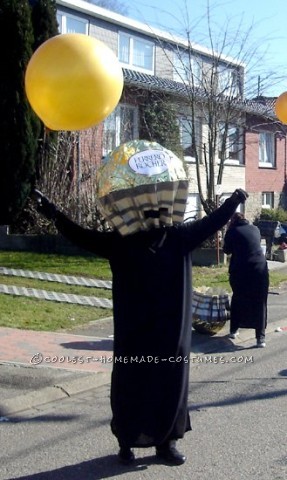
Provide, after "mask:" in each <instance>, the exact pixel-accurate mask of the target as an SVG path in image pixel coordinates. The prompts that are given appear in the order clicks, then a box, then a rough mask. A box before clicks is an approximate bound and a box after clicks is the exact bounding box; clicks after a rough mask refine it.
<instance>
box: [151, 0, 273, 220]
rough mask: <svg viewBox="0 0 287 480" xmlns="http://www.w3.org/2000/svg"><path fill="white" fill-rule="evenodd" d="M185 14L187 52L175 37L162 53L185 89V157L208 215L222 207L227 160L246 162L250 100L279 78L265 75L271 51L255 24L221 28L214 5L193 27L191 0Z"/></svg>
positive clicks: (182, 110) (181, 108)
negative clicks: (220, 195)
mask: <svg viewBox="0 0 287 480" xmlns="http://www.w3.org/2000/svg"><path fill="white" fill-rule="evenodd" d="M182 11H183V23H182V25H181V26H182V27H183V33H182V32H181V38H183V39H184V43H185V47H184V48H183V47H182V46H181V45H180V44H179V43H177V42H176V37H174V41H171V42H170V44H169V45H167V44H166V43H162V51H163V52H164V53H165V55H166V60H168V62H169V65H170V67H171V70H172V72H173V74H174V75H175V76H176V78H177V80H178V82H179V83H180V84H181V94H182V98H181V99H180V100H176V102H177V109H178V113H179V121H180V124H181V135H182V138H183V140H184V139H188V138H189V142H186V148H185V151H184V154H185V157H189V158H191V159H192V162H191V163H190V169H191V171H193V169H194V167H195V172H196V173H195V174H196V179H197V188H198V194H199V198H200V202H201V204H202V206H203V209H204V211H205V212H206V213H207V214H208V213H210V212H211V211H213V210H214V209H215V207H216V205H217V202H218V187H219V186H221V185H222V182H223V178H224V168H225V166H226V161H227V160H229V161H233V162H234V161H238V162H239V163H240V161H242V160H243V149H244V131H245V127H246V99H248V98H249V99H251V98H254V97H258V95H263V94H264V88H265V87H266V86H267V85H268V86H269V87H270V85H271V84H272V82H273V83H274V84H276V82H278V77H276V75H275V74H274V73H272V72H266V73H265V74H264V73H262V71H261V69H262V65H263V63H264V62H263V60H264V58H265V54H266V52H265V51H263V52H261V51H260V48H259V46H260V45H261V43H260V40H258V39H257V41H256V42H254V41H253V38H252V35H253V33H254V29H255V25H254V24H251V25H250V26H249V27H248V28H247V29H246V28H244V22H243V18H240V19H239V21H238V19H235V20H236V21H237V25H236V26H234V19H232V18H226V21H225V23H223V24H221V25H220V26H219V28H216V25H215V24H214V22H213V18H212V12H213V10H212V8H211V7H210V2H209V0H207V4H206V14H205V15H204V17H202V18H201V19H197V20H195V21H194V23H193V24H191V21H190V17H189V8H188V2H187V1H185V2H184V9H183V10H182ZM217 27H218V26H217ZM198 31H199V33H197V32H198ZM200 32H204V35H203V34H202V33H200ZM195 39H196V41H197V43H196V44H195V43H194V40H195ZM159 41H160V40H159ZM199 44H200V45H201V46H202V45H204V46H205V51H202V47H199ZM259 73H260V82H259V81H258V78H259ZM261 113H262V116H263V117H264V112H261ZM266 116H267V109H266ZM192 163H193V164H194V165H192ZM231 163H232V162H231Z"/></svg>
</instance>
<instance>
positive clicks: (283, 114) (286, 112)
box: [275, 92, 287, 123]
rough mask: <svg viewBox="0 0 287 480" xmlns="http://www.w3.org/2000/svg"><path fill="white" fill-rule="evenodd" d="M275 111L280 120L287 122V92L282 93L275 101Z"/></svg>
mask: <svg viewBox="0 0 287 480" xmlns="http://www.w3.org/2000/svg"><path fill="white" fill-rule="evenodd" d="M275 113H276V116H277V117H278V119H279V120H280V122H282V123H287V92H283V93H281V95H279V97H278V98H277V100H276V102H275Z"/></svg>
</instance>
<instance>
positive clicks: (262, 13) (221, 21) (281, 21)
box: [122, 0, 287, 96]
mask: <svg viewBox="0 0 287 480" xmlns="http://www.w3.org/2000/svg"><path fill="white" fill-rule="evenodd" d="M122 3H125V4H126V5H127V14H128V16H129V17H131V18H133V19H136V20H139V21H141V22H143V23H146V24H147V25H149V26H150V27H156V28H158V29H160V30H164V31H169V32H170V33H173V34H178V35H180V36H183V37H184V38H187V34H186V32H187V31H188V30H190V32H191V39H192V41H194V42H195V43H197V44H200V45H203V46H205V47H208V48H209V47H210V44H209V41H208V38H207V31H208V30H207V22H206V18H207V3H208V0H128V1H126V2H123V1H122ZM209 5H210V20H211V26H212V32H213V33H212V39H213V42H214V44H215V46H216V47H217V50H218V49H220V50H221V48H222V44H223V36H224V33H227V36H228V39H230V40H231V41H232V43H233V50H231V48H228V52H225V53H227V54H228V55H229V56H230V55H231V54H232V55H231V56H233V57H234V56H235V57H238V56H239V58H240V60H242V61H243V62H244V63H245V65H246V72H247V75H248V78H249V79H250V82H251V83H252V85H253V87H252V88H253V89H254V91H257V93H259V94H262V95H269V96H279V95H280V94H281V93H283V92H284V91H287V27H286V18H287V0H237V1H236V0H209ZM246 35H247V39H246V40H243V39H244V38H245V37H246ZM229 43H230V42H229ZM259 78H260V80H259ZM255 84H256V87H255ZM258 87H260V88H258ZM250 92H251V89H250Z"/></svg>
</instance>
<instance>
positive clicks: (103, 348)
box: [0, 262, 287, 421]
mask: <svg viewBox="0 0 287 480" xmlns="http://www.w3.org/2000/svg"><path fill="white" fill-rule="evenodd" d="M268 263H269V268H270V269H281V268H284V267H285V268H286V270H287V266H286V265H285V264H284V263H280V262H268ZM278 264H279V265H278ZM286 278H287V277H286ZM286 324H287V321H284V322H282V325H276V326H281V327H282V329H286V328H285V327H286ZM228 329H229V324H228V322H227V324H226V325H225V327H224V328H223V329H222V330H221V331H220V332H219V333H218V334H217V335H215V336H213V337H210V336H208V335H201V334H199V333H197V332H193V337H192V345H191V355H193V356H194V355H202V354H208V353H212V352H216V351H221V350H222V349H225V350H228V348H232V347H233V341H231V340H230V339H229V338H228V337H227V334H228ZM271 331H272V332H273V331H274V325H273V326H272V325H270V326H268V328H267V332H266V333H267V335H268V333H269V332H271ZM112 336H113V325H112V317H107V318H105V319H102V320H97V321H96V322H93V323H92V324H90V325H88V326H86V327H81V328H78V329H76V330H73V333H71V332H67V333H59V332H36V331H31V330H19V329H14V328H0V388H1V401H0V421H1V418H2V419H3V418H4V417H5V415H12V414H16V413H18V412H20V411H23V410H26V409H28V408H33V407H36V406H37V405H40V404H44V403H48V402H51V401H54V400H57V399H60V398H63V397H67V396H70V395H73V394H75V393H79V392H81V391H85V390H90V389H93V388H95V387H97V386H100V385H104V384H108V383H109V382H110V374H111V370H112V360H113V338H112ZM253 337H254V332H253V331H251V330H245V331H242V333H240V336H239V338H238V339H237V340H236V343H240V342H243V341H248V340H250V341H251V342H252V343H254V338H253ZM45 367H48V368H45Z"/></svg>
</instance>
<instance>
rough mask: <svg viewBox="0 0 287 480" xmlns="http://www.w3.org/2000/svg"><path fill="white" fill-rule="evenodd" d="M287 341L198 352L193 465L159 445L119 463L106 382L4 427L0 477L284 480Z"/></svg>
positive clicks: (281, 336)
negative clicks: (166, 455) (166, 459)
mask: <svg viewBox="0 0 287 480" xmlns="http://www.w3.org/2000/svg"><path fill="white" fill-rule="evenodd" d="M286 335H287V333H286V332H278V333H270V334H269V341H268V348H266V349H256V348H253V342H251V340H246V341H243V342H242V341H241V342H239V343H238V344H237V345H235V346H233V345H232V344H231V343H230V344H228V345H225V346H224V345H223V344H221V347H220V349H217V350H214V352H213V354H212V355H204V354H199V355H197V356H195V358H194V360H193V363H192V364H191V377H190V391H189V407H190V412H191V418H192V423H193V431H192V432H189V433H188V434H187V435H186V436H185V438H184V439H183V440H182V441H181V442H180V443H179V446H180V449H181V450H182V451H184V452H185V453H186V455H187V457H188V461H187V462H186V464H185V465H183V466H180V467H172V468H171V467H167V466H164V465H161V464H159V463H158V462H157V461H156V459H155V457H154V449H152V448H150V449H146V450H143V449H136V450H135V453H136V457H137V460H136V463H135V465H134V467H130V468H128V467H125V468H124V467H121V466H119V465H118V463H117V460H116V452H117V443H116V441H115V438H114V437H113V436H112V434H111V432H110V427H109V422H110V406H109V385H102V386H101V387H98V388H95V389H93V388H92V389H90V390H87V391H85V392H82V393H79V394H77V395H72V396H71V397H66V398H65V399H62V400H61V401H54V402H51V403H49V404H46V405H43V406H38V407H37V408H33V409H30V410H26V411H23V412H21V414H18V415H16V416H14V417H12V418H10V421H8V422H3V423H2V424H1V466H0V480H12V479H13V480H16V479H18V480H99V479H111V480H172V479H181V480H199V479H200V480H230V479H232V480H285V479H286V478H287V440H286V431H287V415H286V395H287V364H286V340H287V337H286Z"/></svg>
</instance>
